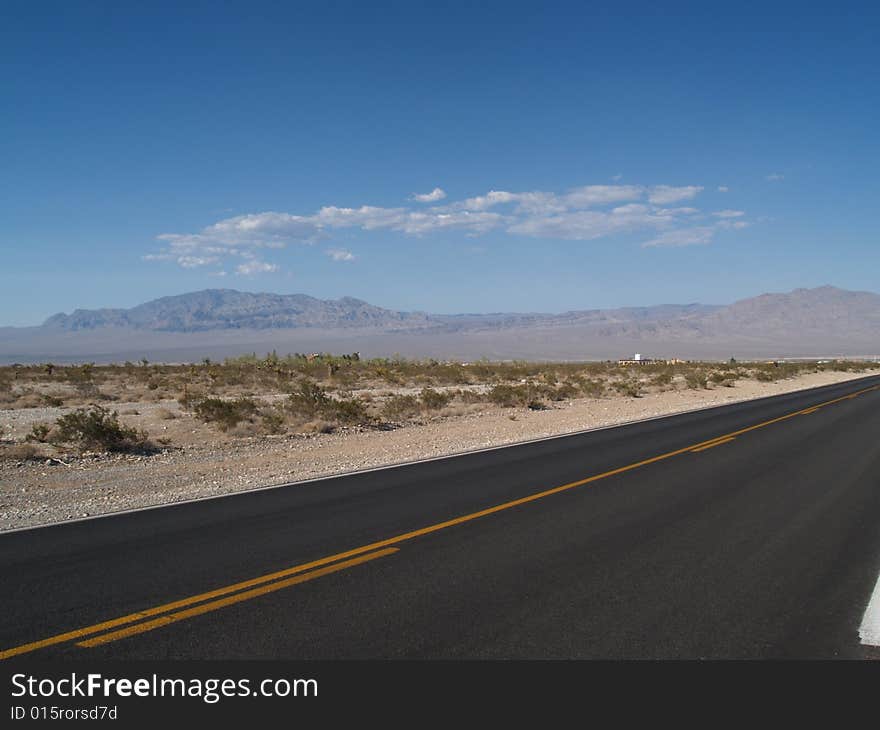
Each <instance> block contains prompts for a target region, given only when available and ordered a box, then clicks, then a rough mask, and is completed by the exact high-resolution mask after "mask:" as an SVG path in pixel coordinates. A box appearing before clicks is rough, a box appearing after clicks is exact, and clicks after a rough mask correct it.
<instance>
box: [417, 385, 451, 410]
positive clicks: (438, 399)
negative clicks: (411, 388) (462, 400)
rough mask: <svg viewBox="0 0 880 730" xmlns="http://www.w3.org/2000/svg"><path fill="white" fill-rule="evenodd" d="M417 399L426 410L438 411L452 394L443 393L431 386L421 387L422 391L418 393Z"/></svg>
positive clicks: (449, 399)
mask: <svg viewBox="0 0 880 730" xmlns="http://www.w3.org/2000/svg"><path fill="white" fill-rule="evenodd" d="M419 399H420V400H421V401H422V406H424V408H425V410H426V411H439V410H440V409H441V408H444V407H445V406H447V405H448V404H449V401H451V400H452V396H451V395H449V393H443V392H441V391H439V390H434V389H433V388H422V392H421V393H419Z"/></svg>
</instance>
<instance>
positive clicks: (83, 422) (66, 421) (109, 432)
mask: <svg viewBox="0 0 880 730" xmlns="http://www.w3.org/2000/svg"><path fill="white" fill-rule="evenodd" d="M55 426H56V430H55V434H56V435H55V437H54V440H56V441H58V442H60V443H70V444H75V445H76V446H78V447H79V448H80V449H82V450H93V451H121V452H136V451H139V452H149V451H153V450H154V448H155V447H154V446H153V445H152V444H151V443H150V441H149V439H148V437H147V434H146V433H144V432H143V431H138V430H137V429H135V428H129V427H127V426H123V425H122V424H121V423H119V417H118V414H117V413H116V411H113V412H110V411H108V410H107V409H106V408H103V407H101V406H92V407H91V408H89V409H85V408H78V409H77V410H76V411H74V412H73V413H68V414H67V415H65V416H61V418H59V419H58V420H57V421H56V422H55Z"/></svg>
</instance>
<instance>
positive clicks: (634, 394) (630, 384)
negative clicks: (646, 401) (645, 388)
mask: <svg viewBox="0 0 880 730" xmlns="http://www.w3.org/2000/svg"><path fill="white" fill-rule="evenodd" d="M612 387H613V388H614V390H616V391H617V392H618V393H620V394H621V395H625V396H627V397H629V398H639V397H641V395H642V384H641V383H640V382H639V381H638V380H618V381H617V382H616V383H614V385H613V386H612Z"/></svg>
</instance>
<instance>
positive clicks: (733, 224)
mask: <svg viewBox="0 0 880 730" xmlns="http://www.w3.org/2000/svg"><path fill="white" fill-rule="evenodd" d="M716 225H717V226H718V227H719V228H733V229H736V230H739V229H741V228H748V227H749V226H750V225H751V223H749V222H748V221H738V220H731V219H729V218H727V219H724V220H720V221H718V223H716Z"/></svg>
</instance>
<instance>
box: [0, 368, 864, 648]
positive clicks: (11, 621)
mask: <svg viewBox="0 0 880 730" xmlns="http://www.w3.org/2000/svg"><path fill="white" fill-rule="evenodd" d="M846 396H853V397H846ZM822 404H824V405H822ZM820 405H821V407H819V408H818V409H817V410H812V409H813V407H815V406H820ZM878 426H880V377H871V378H865V379H861V380H857V381H851V382H848V383H843V384H840V385H834V386H828V387H824V388H817V389H813V390H810V391H802V392H799V393H793V394H788V395H782V396H777V397H773V398H765V399H761V400H757V401H751V402H746V403H740V404H735V405H730V406H724V407H719V408H713V409H709V410H704V411H700V412H695V413H690V414H683V415H679V416H673V417H668V418H663V419H657V420H652V421H645V422H641V423H637V424H631V425H627V426H622V427H617V428H612V429H605V430H599V431H593V432H588V433H583V434H577V435H573V436H566V437H562V438H555V439H550V440H544V441H538V442H532V443H528V444H524V445H518V446H514V447H507V448H501V449H495V450H490V451H485V452H478V453H473V454H468V455H464V456H459V457H454V458H448V459H439V460H434V461H428V462H421V463H417V464H411V465H407V466H402V467H395V468H390V469H382V470H376V471H371V472H362V473H358V474H352V475H348V476H342V477H335V478H331V479H324V480H319V481H313V482H308V483H302V484H298V485H292V486H288V487H282V488H275V489H269V490H263V491H258V492H251V493H244V494H238V495H231V496H226V497H222V498H217V499H212V500H206V501H201V502H194V503H189V504H183V505H176V506H169V507H164V508H161V509H152V510H146V511H140V512H134V513H128V514H120V515H115V516H111V517H104V518H99V519H90V520H84V521H81V522H75V523H68V524H63V525H57V526H52V527H46V528H39V529H34V530H28V531H22V532H14V533H6V534H2V535H0V576H2V583H3V585H2V594H0V604H2V605H0V609H2V612H0V615H2V619H0V649H3V650H5V651H0V658H9V657H11V656H21V657H27V658H31V659H50V658H51V659H54V658H76V659H82V658H86V657H89V658H92V657H94V658H102V659H103V658H112V659H129V658H131V659H135V658H137V659H164V658H176V659H220V658H223V659H234V658H249V659H336V658H358V659H362V658H544V657H557V658H762V657H765V658H802V657H817V658H828V657H839V658H863V657H871V656H877V654H876V652H877V649H872V648H870V647H867V646H865V645H863V644H861V643H860V640H859V626H860V623H861V622H862V619H863V614H864V613H865V609H866V606H867V605H868V603H869V600H870V599H871V595H872V591H873V589H874V586H875V583H876V582H877V575H878V571H880V441H878V432H880V431H878ZM701 446H703V447H705V448H701ZM695 447H696V448H697V449H699V450H694V448H695ZM242 583H244V585H241V584H242ZM169 604H170V605H169Z"/></svg>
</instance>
